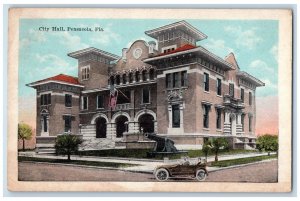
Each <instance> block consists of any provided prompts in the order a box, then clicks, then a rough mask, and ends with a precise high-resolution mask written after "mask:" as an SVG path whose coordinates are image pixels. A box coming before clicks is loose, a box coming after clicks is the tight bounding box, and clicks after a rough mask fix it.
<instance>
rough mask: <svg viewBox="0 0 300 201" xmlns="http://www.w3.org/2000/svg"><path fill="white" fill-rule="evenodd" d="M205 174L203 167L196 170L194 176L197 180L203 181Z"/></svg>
mask: <svg viewBox="0 0 300 201" xmlns="http://www.w3.org/2000/svg"><path fill="white" fill-rule="evenodd" d="M206 176H207V174H206V172H205V170H203V169H200V170H198V171H197V173H196V178H197V180H198V181H204V180H205V179H206Z"/></svg>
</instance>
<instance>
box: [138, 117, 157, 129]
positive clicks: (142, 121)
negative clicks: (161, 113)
mask: <svg viewBox="0 0 300 201" xmlns="http://www.w3.org/2000/svg"><path fill="white" fill-rule="evenodd" d="M139 125H140V131H141V130H142V128H143V132H144V133H153V132H154V118H153V116H152V115H151V114H143V115H141V116H140V117H139Z"/></svg>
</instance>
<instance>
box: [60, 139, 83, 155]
mask: <svg viewBox="0 0 300 201" xmlns="http://www.w3.org/2000/svg"><path fill="white" fill-rule="evenodd" d="M82 142H83V141H82V139H80V138H79V137H78V136H76V135H71V134H63V135H59V136H57V138H56V141H55V152H56V154H57V155H67V156H68V160H71V154H76V153H77V152H78V146H79V145H80V144H81V143H82Z"/></svg>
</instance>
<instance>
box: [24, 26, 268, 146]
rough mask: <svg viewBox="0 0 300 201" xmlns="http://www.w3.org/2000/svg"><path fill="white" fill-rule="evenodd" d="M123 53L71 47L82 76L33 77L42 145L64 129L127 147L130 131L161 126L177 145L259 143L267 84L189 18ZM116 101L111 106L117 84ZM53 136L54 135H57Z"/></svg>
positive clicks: (97, 142)
mask: <svg viewBox="0 0 300 201" xmlns="http://www.w3.org/2000/svg"><path fill="white" fill-rule="evenodd" d="M145 34H146V35H148V36H150V37H152V38H153V39H154V40H155V41H156V42H155V41H150V42H148V43H147V42H145V41H143V40H137V41H135V42H134V43H133V44H132V45H131V46H130V47H129V48H128V49H127V48H124V49H122V56H121V57H119V56H117V55H114V54H112V53H109V52H106V51H103V50H99V49H96V48H87V49H83V50H79V51H76V52H72V53H69V54H68V56H70V57H72V58H74V59H77V61H78V78H74V77H70V76H67V75H63V74H60V75H58V76H54V77H51V78H48V79H45V80H40V81H37V82H33V83H30V84H28V86H30V87H34V88H35V89H37V147H43V146H46V145H45V144H47V143H50V141H51V139H52V140H53V139H55V136H57V135H58V134H62V133H64V132H71V133H74V134H80V135H82V136H83V139H84V140H85V142H84V147H85V148H86V149H104V148H115V147H118V146H122V142H124V136H125V135H126V136H127V135H130V134H136V133H141V132H142V133H145V132H155V133H157V134H158V135H161V136H166V137H168V138H170V139H172V140H174V141H175V145H176V146H177V148H179V149H180V148H182V149H188V148H201V147H202V145H203V143H204V141H205V139H207V138H209V137H226V138H227V139H228V140H229V142H230V144H231V146H232V147H233V148H245V149H251V148H254V147H255V139H256V137H255V133H254V131H255V121H256V101H255V97H256V94H255V91H256V87H260V86H264V83H263V82H261V81H260V80H258V79H257V78H255V77H253V76H251V75H250V74H248V73H247V72H244V71H242V70H241V69H240V67H239V65H238V63H237V61H236V59H235V56H234V54H233V53H230V54H229V55H228V56H227V57H226V58H225V59H222V58H220V57H218V56H217V55H215V54H213V53H212V52H209V51H208V50H206V49H205V48H203V47H202V46H197V45H196V43H197V42H198V41H201V40H203V39H205V38H207V36H206V35H205V34H204V33H202V32H200V31H199V30H197V29H196V28H195V27H193V26H192V25H190V24H189V23H187V22H186V21H179V22H176V23H173V24H169V25H165V26H162V27H159V28H156V29H153V30H149V31H146V32H145ZM111 88H115V89H117V92H118V96H117V105H116V108H115V109H114V110H113V109H111V108H110V107H109V106H108V105H109V104H108V103H109V97H110V89H111ZM50 138H51V139H50Z"/></svg>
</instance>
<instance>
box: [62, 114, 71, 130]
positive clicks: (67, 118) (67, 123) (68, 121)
mask: <svg viewBox="0 0 300 201" xmlns="http://www.w3.org/2000/svg"><path fill="white" fill-rule="evenodd" d="M64 119H65V132H71V125H72V117H71V116H65V117H64Z"/></svg>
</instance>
